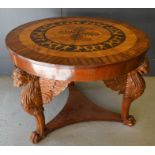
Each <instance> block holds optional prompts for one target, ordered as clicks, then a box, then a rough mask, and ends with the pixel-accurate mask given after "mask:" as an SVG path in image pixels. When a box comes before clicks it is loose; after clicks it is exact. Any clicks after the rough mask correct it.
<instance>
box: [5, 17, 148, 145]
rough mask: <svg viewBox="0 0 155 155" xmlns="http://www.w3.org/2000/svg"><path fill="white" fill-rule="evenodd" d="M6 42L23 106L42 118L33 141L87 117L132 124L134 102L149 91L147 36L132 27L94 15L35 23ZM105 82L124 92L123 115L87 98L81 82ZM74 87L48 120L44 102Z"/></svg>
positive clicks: (9, 35)
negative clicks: (147, 85) (130, 110)
mask: <svg viewBox="0 0 155 155" xmlns="http://www.w3.org/2000/svg"><path fill="white" fill-rule="evenodd" d="M6 45H7V48H8V50H9V52H10V55H11V58H12V61H13V63H14V64H15V66H16V69H15V70H14V72H13V79H14V85H15V86H17V87H21V86H22V92H21V97H20V100H21V104H22V106H23V108H24V110H25V111H26V112H28V113H29V114H31V115H33V116H34V117H35V119H36V131H34V132H33V133H32V135H31V139H32V142H33V143H37V142H39V141H40V140H41V139H43V138H44V137H45V136H46V135H47V134H48V133H50V132H51V131H53V130H55V129H57V128H61V127H63V126H66V125H69V124H72V123H76V122H82V121H94V120H104V121H118V122H123V123H124V124H125V125H128V126H132V125H134V124H135V119H134V117H133V116H132V115H129V109H130V105H131V103H132V101H134V100H135V99H136V98H138V97H139V96H140V95H142V93H143V92H144V89H145V82H144V80H143V78H142V74H144V73H147V72H148V70H149V67H148V61H147V60H146V58H145V55H146V52H147V50H148V46H149V40H148V38H147V36H146V34H145V33H144V32H142V31H140V30H138V29H136V28H134V27H132V26H129V25H127V24H124V23H120V22H116V21H113V20H107V19H98V18H88V17H65V18H51V19H43V20H39V21H33V22H30V23H27V24H24V25H22V26H19V27H17V28H16V29H14V30H12V31H11V32H10V33H9V34H8V35H7V37H6ZM97 80H102V81H103V82H104V83H105V85H106V86H107V87H109V88H111V89H112V90H115V91H118V92H119V94H123V99H122V110H121V114H118V113H115V112H111V111H109V110H106V109H104V108H101V107H99V106H97V105H95V104H94V103H93V102H91V101H90V100H89V99H88V98H86V97H85V96H84V95H83V94H82V93H81V92H80V91H79V90H78V89H77V88H76V87H75V85H74V84H75V82H77V81H81V82H86V81H97ZM66 87H69V91H70V92H69V97H68V101H67V103H66V105H65V107H64V108H63V110H62V111H61V112H60V113H59V114H58V115H57V116H56V117H55V118H54V119H53V120H51V121H50V122H49V123H47V124H45V117H44V109H43V105H44V104H46V103H49V102H50V101H51V100H52V99H53V98H54V97H55V96H57V95H58V94H59V93H60V92H62V91H63V90H64V89H65V88H66Z"/></svg>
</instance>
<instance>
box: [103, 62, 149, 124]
mask: <svg viewBox="0 0 155 155" xmlns="http://www.w3.org/2000/svg"><path fill="white" fill-rule="evenodd" d="M148 70H149V65H148V61H147V60H146V59H145V61H144V63H143V64H142V65H141V66H139V67H138V68H137V69H135V70H134V71H131V72H130V73H128V74H127V75H123V76H120V77H117V78H115V79H113V80H107V81H104V82H105V84H106V86H107V87H109V88H111V89H112V90H115V91H119V93H120V94H123V101H122V110H121V117H122V120H123V122H124V124H125V125H128V126H133V125H134V124H135V123H136V120H135V118H134V117H133V116H132V115H130V114H129V112H130V106H131V103H132V102H133V101H134V100H135V99H137V98H138V97H140V96H141V95H142V94H143V92H144V89H145V81H144V79H143V78H142V74H144V73H147V72H148Z"/></svg>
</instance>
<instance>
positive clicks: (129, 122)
mask: <svg viewBox="0 0 155 155" xmlns="http://www.w3.org/2000/svg"><path fill="white" fill-rule="evenodd" d="M135 123H136V120H135V118H134V117H133V116H132V115H130V116H129V117H128V118H127V119H125V120H124V124H125V125H128V126H130V127H131V126H134V125H135Z"/></svg>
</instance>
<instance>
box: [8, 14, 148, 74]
mask: <svg viewBox="0 0 155 155" xmlns="http://www.w3.org/2000/svg"><path fill="white" fill-rule="evenodd" d="M6 45H7V47H8V49H9V51H10V53H11V56H12V59H13V61H14V63H15V64H16V65H17V66H19V67H20V66H21V68H24V69H25V70H28V69H26V68H25V67H22V66H26V65H28V64H29V67H30V66H31V68H32V64H35V65H36V64H37V65H39V66H47V67H54V68H59V69H60V68H61V69H69V70H72V71H73V69H74V70H76V69H77V70H78V69H94V68H98V67H99V68H102V67H105V66H107V65H113V64H120V63H121V64H123V63H124V62H129V61H130V60H135V59H136V58H137V60H138V62H139V64H140V63H141V62H142V59H140V57H143V58H144V54H145V53H146V51H147V49H148V38H147V36H146V34H145V33H144V32H142V31H140V30H138V29H136V28H134V27H132V26H129V25H127V24H124V23H119V22H116V21H113V20H107V19H100V18H88V17H65V18H50V19H43V20H39V21H34V22H30V23H27V24H24V25H22V26H19V27H17V28H16V29H14V30H12V31H11V32H10V33H9V34H8V35H7V37H6ZM17 61H18V62H19V61H20V62H19V63H18V64H17ZM21 61H22V62H21ZM23 63H24V64H23ZM132 63H133V62H132ZM30 64H31V65H30ZM136 65H137V66H138V63H137V64H136ZM29 67H27V68H29ZM31 70H32V69H31ZM34 70H35V69H34V67H33V71H34ZM130 70H131V69H130ZM34 72H35V73H36V71H34ZM35 73H34V74H35Z"/></svg>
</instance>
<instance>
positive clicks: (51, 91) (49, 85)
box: [39, 78, 69, 103]
mask: <svg viewBox="0 0 155 155" xmlns="http://www.w3.org/2000/svg"><path fill="white" fill-rule="evenodd" d="M39 82H40V89H41V94H42V100H43V103H48V102H50V101H51V100H52V98H53V97H55V96H57V95H59V93H61V92H62V91H63V90H64V89H65V88H66V87H67V86H68V83H69V81H57V80H51V79H44V78H40V79H39Z"/></svg>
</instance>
